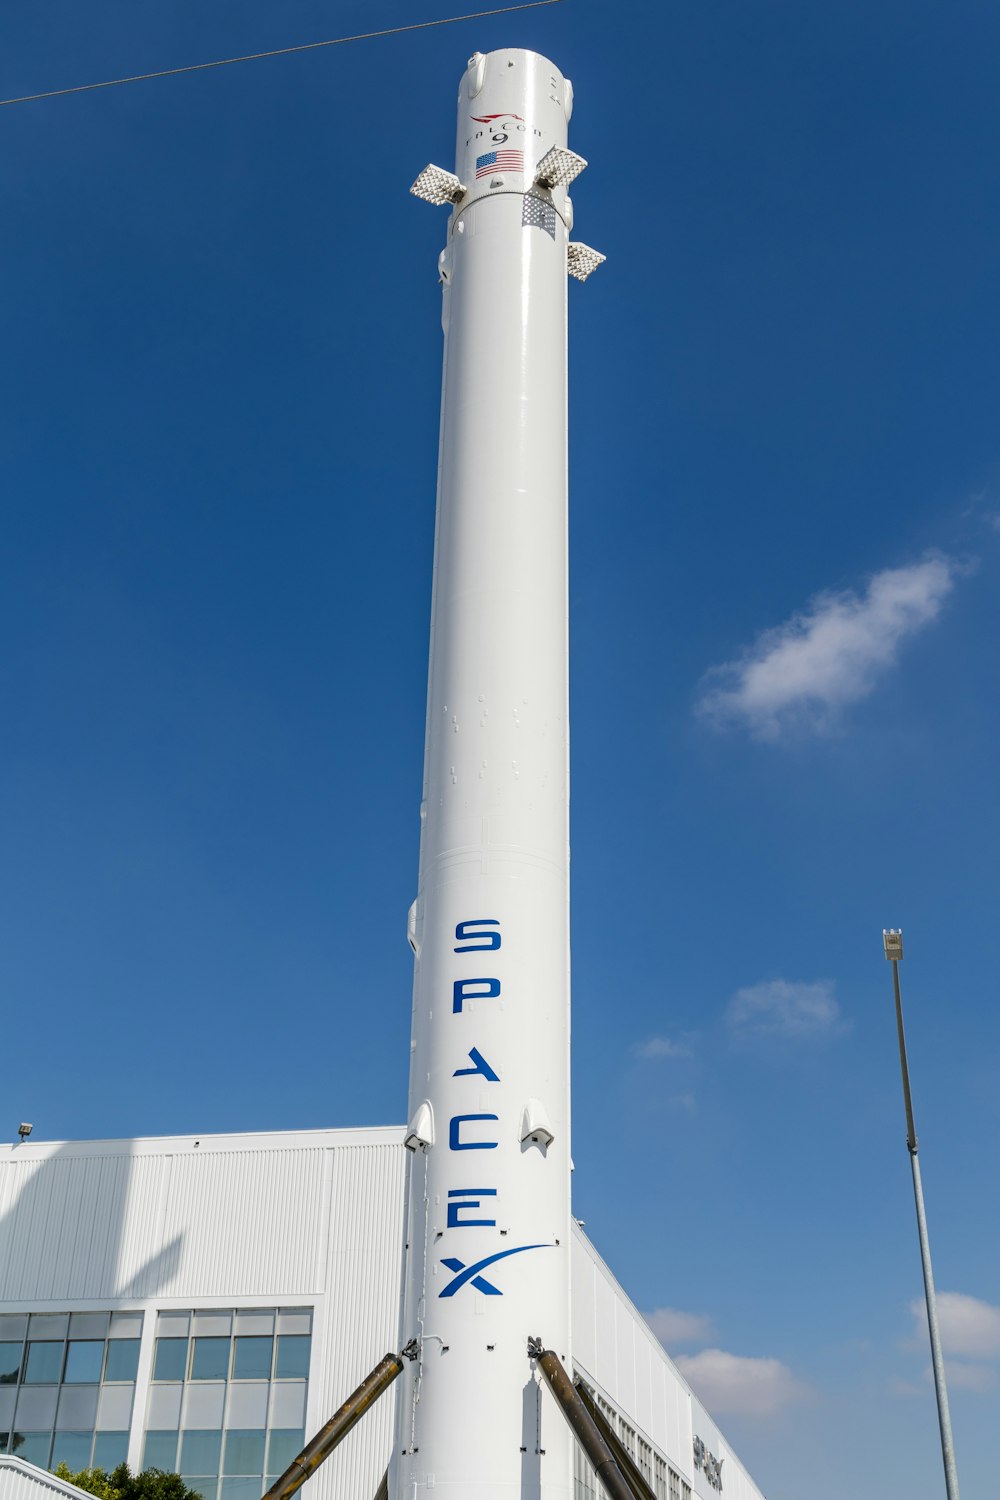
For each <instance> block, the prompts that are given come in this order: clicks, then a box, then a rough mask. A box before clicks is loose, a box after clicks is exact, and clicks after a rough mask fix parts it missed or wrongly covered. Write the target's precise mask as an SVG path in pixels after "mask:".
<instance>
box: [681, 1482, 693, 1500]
mask: <svg viewBox="0 0 1000 1500" xmlns="http://www.w3.org/2000/svg"><path fill="white" fill-rule="evenodd" d="M681 1500H691V1486H690V1485H689V1484H685V1483H684V1480H683V1479H682V1480H681Z"/></svg>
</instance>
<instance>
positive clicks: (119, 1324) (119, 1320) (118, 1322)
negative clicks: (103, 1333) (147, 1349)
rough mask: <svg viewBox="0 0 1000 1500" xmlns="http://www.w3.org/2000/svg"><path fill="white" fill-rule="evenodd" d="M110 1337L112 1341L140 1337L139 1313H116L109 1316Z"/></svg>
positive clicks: (140, 1318)
mask: <svg viewBox="0 0 1000 1500" xmlns="http://www.w3.org/2000/svg"><path fill="white" fill-rule="evenodd" d="M111 1337H112V1338H113V1339H138V1338H141V1337H142V1313H141V1312H134V1313H132V1312H117V1313H112V1314H111Z"/></svg>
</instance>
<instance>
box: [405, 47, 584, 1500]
mask: <svg viewBox="0 0 1000 1500" xmlns="http://www.w3.org/2000/svg"><path fill="white" fill-rule="evenodd" d="M571 101H572V91H571V86H570V84H569V83H568V81H567V80H565V79H563V77H562V76H561V74H560V73H559V72H558V70H557V69H556V68H555V67H553V65H552V64H551V63H549V62H548V61H546V60H545V59H544V58H541V57H539V56H537V55H536V54H534V53H530V52H524V51H519V50H507V51H500V52H494V53H491V54H489V55H488V56H486V57H482V56H481V55H479V54H477V56H476V57H474V58H473V59H472V61H471V62H470V64H469V68H468V71H467V72H466V74H465V76H464V77H463V79H462V83H461V86H460V90H459V100H458V137H457V151H456V173H457V175H458V177H459V179H460V181H461V183H462V184H464V187H465V192H464V194H463V195H462V196H461V197H460V199H459V201H458V202H457V203H456V204H455V206H454V208H453V210H452V213H451V216H450V219H449V224H448V240H447V245H446V247H445V249H444V251H443V252H442V255H441V258H440V261H439V267H440V273H441V279H442V287H443V301H444V313H443V322H444V329H445V366H444V381H443V391H442V410H441V437H440V460H439V477H438V499H437V520H436V535H435V556H434V589H433V604H432V620H431V645H430V669H429V681H428V695H427V732H426V745H425V759H424V784H423V803H422V807H421V819H422V829H421V848H420V872H419V882H418V894H417V898H416V901H415V902H414V905H413V907H412V908H411V912H410V932H409V935H410V942H411V945H412V946H413V949H414V954H415V979H414V991H413V1034H412V1042H411V1073H410V1116H409V1118H410V1122H411V1123H410V1127H409V1133H408V1145H409V1147H410V1150H411V1158H410V1163H409V1166H410V1180H409V1208H408V1227H407V1248H406V1254H405V1272H404V1304H403V1313H402V1329H403V1337H404V1339H409V1338H413V1337H415V1338H416V1339H417V1341H418V1344H419V1349H420V1353H419V1357H418V1359H417V1360H416V1361H415V1362H414V1363H413V1364H412V1365H411V1366H410V1367H409V1368H408V1370H407V1372H406V1375H405V1378H404V1379H403V1380H401V1381H400V1385H401V1387H403V1388H402V1389H401V1390H400V1392H399V1396H398V1403H397V1410H398V1427H397V1437H396V1444H395V1448H394V1452H393V1463H392V1469H391V1476H390V1481H391V1482H390V1495H391V1496H392V1497H393V1500H423V1497H424V1496H425V1494H426V1493H427V1492H429V1491H430V1490H432V1489H433V1490H434V1495H433V1496H432V1497H431V1500H515V1497H518V1500H520V1497H528V1496H534V1497H538V1500H568V1497H569V1496H570V1493H571V1488H572V1470H571V1446H570V1435H569V1430H568V1428H567V1427H566V1424H565V1423H564V1421H563V1419H562V1417H561V1414H560V1413H559V1412H558V1411H557V1409H556V1407H555V1404H554V1402H552V1400H551V1398H549V1397H548V1396H545V1398H544V1400H543V1398H542V1393H541V1391H540V1388H539V1386H538V1385H537V1383H536V1380H535V1377H534V1374H533V1371H532V1366H531V1362H530V1360H529V1358H528V1354H527V1341H528V1338H529V1336H530V1335H540V1336H542V1337H543V1338H544V1340H545V1342H546V1344H547V1345H548V1346H549V1347H551V1348H554V1349H555V1350H556V1351H557V1352H558V1353H560V1354H561V1355H562V1356H563V1357H564V1359H565V1360H566V1361H569V1360H570V1358H571V1351H570V1271H569V1256H570V1234H569V1224H570V1128H569V1127H570V1118H569V920H568V919H569V908H568V898H569V845H568V811H569V778H568V748H569V745H568V641H567V635H568V631H567V545H566V533H567V464H566V265H567V259H566V257H567V249H566V247H567V227H568V220H569V216H570V212H571V209H570V206H569V203H568V200H567V196H566V192H565V190H564V189H562V188H558V187H555V188H552V189H545V188H533V187H532V182H533V177H534V172H535V168H536V165H537V163H538V162H539V161H540V160H541V159H542V157H544V156H545V154H546V152H547V151H548V150H549V148H550V147H552V146H560V147H565V145H566V127H567V122H568V119H569V114H570V110H571Z"/></svg>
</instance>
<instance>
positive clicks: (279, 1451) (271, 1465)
mask: <svg viewBox="0 0 1000 1500" xmlns="http://www.w3.org/2000/svg"><path fill="white" fill-rule="evenodd" d="M305 1445H306V1434H305V1428H303V1427H273V1428H272V1429H271V1435H270V1437H269V1438H268V1440H267V1467H268V1471H269V1472H270V1473H271V1474H283V1473H284V1472H285V1470H286V1469H287V1468H288V1465H289V1464H290V1463H291V1461H292V1459H293V1458H298V1456H299V1454H300V1453H301V1452H302V1450H303V1448H304V1447H305Z"/></svg>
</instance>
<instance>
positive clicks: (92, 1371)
mask: <svg viewBox="0 0 1000 1500" xmlns="http://www.w3.org/2000/svg"><path fill="white" fill-rule="evenodd" d="M103 1363H104V1340H103V1339H78V1340H76V1341H75V1342H73V1341H71V1342H70V1343H69V1344H68V1345H67V1346H66V1373H65V1375H64V1376H63V1380H65V1381H66V1383H67V1384H68V1385H79V1384H80V1383H81V1382H85V1383H86V1384H87V1385H95V1384H96V1383H97V1381H99V1380H100V1378H101V1366H102V1365H103Z"/></svg>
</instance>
